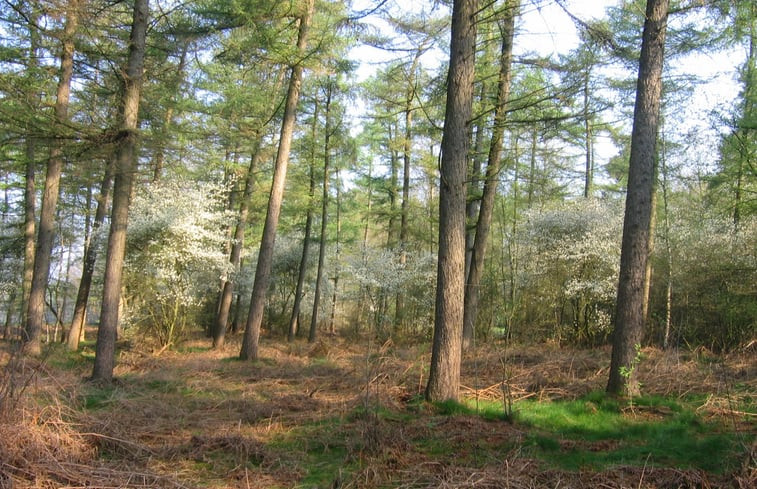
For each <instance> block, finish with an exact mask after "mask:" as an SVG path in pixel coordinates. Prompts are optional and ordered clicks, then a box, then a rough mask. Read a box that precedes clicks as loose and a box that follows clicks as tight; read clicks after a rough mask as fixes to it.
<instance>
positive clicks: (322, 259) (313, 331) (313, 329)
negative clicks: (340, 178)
mask: <svg viewBox="0 0 757 489" xmlns="http://www.w3.org/2000/svg"><path fill="white" fill-rule="evenodd" d="M332 88H333V87H332V83H331V80H329V81H328V87H327V92H326V114H325V117H326V123H325V127H324V130H323V132H324V142H323V196H322V197H321V238H320V240H319V241H320V242H319V245H318V271H317V272H316V274H315V291H314V292H313V314H312V315H311V316H310V333H309V334H308V342H309V343H313V342H314V341H315V340H316V336H317V335H318V309H320V305H321V284H322V282H323V269H324V267H325V266H326V227H327V226H328V222H329V211H328V209H329V171H330V168H329V167H330V163H331V148H330V147H329V146H330V141H331V94H332Z"/></svg>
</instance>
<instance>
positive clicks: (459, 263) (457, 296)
mask: <svg viewBox="0 0 757 489" xmlns="http://www.w3.org/2000/svg"><path fill="white" fill-rule="evenodd" d="M477 10H478V2H477V1H476V0H455V1H454V3H453V7H452V36H451V37H452V39H451V43H450V66H449V73H448V75H447V103H446V110H445V118H444V132H443V136H442V161H441V182H440V192H439V258H438V266H437V276H436V307H435V312H434V337H433V342H432V349H431V367H430V369H429V379H428V384H427V386H426V399H427V400H429V401H443V400H447V399H454V400H457V398H458V395H459V390H460V361H461V354H462V351H461V347H462V336H463V335H462V333H463V332H462V327H463V300H464V295H465V199H466V185H465V179H466V170H467V167H468V165H467V161H468V148H469V147H470V140H469V136H468V134H469V132H468V125H469V123H470V118H471V107H472V102H473V75H474V66H475V63H474V61H475V45H476V23H475V15H476V12H477Z"/></svg>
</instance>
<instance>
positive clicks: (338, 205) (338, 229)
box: [329, 166, 342, 334]
mask: <svg viewBox="0 0 757 489" xmlns="http://www.w3.org/2000/svg"><path fill="white" fill-rule="evenodd" d="M335 170H336V243H335V246H336V256H335V257H334V290H333V291H332V294H331V317H330V318H329V332H330V333H331V334H335V333H336V325H335V322H334V319H335V317H336V297H337V290H338V286H339V261H340V254H341V248H340V244H339V238H340V235H341V232H342V191H341V189H342V186H341V181H340V177H339V167H338V166H337V167H336V169H335Z"/></svg>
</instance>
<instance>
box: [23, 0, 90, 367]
mask: <svg viewBox="0 0 757 489" xmlns="http://www.w3.org/2000/svg"><path fill="white" fill-rule="evenodd" d="M78 8H79V1H78V0H75V1H71V2H70V3H69V4H68V9H67V11H66V24H65V27H64V29H63V37H62V39H61V44H62V50H61V55H60V74H59V78H58V89H57V93H56V99H55V132H56V133H57V132H58V131H60V129H61V127H62V125H63V124H64V123H65V122H66V120H67V119H68V102H69V99H70V96H71V79H72V78H73V73H74V34H75V33H76V29H77V27H78V23H79V10H78ZM63 158H64V156H63V143H62V140H60V139H59V138H57V137H55V139H54V140H53V142H52V148H51V149H50V158H49V159H48V161H47V172H46V174H45V187H44V191H43V193H42V206H41V209H40V216H39V231H38V235H37V245H36V249H35V253H34V271H33V273H32V282H31V289H30V291H29V305H28V309H27V318H26V329H25V331H24V338H23V339H24V343H25V345H24V349H25V351H27V352H28V353H29V354H31V355H39V354H40V352H41V333H42V326H43V324H44V322H45V289H46V288H47V281H48V278H49V275H50V260H51V255H52V251H53V244H54V241H55V213H56V208H57V206H58V195H59V193H60V177H61V173H62V171H63Z"/></svg>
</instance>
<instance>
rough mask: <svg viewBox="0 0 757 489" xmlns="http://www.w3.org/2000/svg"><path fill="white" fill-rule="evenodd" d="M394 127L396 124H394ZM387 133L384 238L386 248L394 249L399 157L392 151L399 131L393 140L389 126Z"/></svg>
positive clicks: (397, 131)
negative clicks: (385, 225) (386, 218)
mask: <svg viewBox="0 0 757 489" xmlns="http://www.w3.org/2000/svg"><path fill="white" fill-rule="evenodd" d="M395 125H396V122H395ZM387 130H388V131H389V146H390V147H389V148H388V151H389V158H390V159H389V162H390V176H389V223H388V227H389V229H388V231H387V236H386V245H387V247H388V248H390V249H391V248H394V247H395V246H396V244H397V238H396V236H397V235H396V230H395V228H396V227H397V226H396V225H395V222H396V221H397V182H398V180H399V177H398V175H399V155H398V154H397V151H396V150H395V149H394V146H395V145H394V139H395V138H396V137H397V135H398V134H399V129H398V128H397V127H395V129H394V134H395V136H394V138H393V137H392V126H391V124H390V125H389V127H388V128H387Z"/></svg>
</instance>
